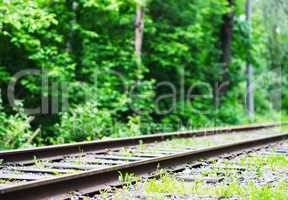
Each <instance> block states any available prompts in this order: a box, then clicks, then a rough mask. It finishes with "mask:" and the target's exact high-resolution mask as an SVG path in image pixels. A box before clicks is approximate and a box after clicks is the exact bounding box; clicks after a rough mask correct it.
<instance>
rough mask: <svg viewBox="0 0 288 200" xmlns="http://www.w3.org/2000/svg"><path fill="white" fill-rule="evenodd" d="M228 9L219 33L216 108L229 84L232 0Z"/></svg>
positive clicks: (229, 1) (215, 87) (232, 18)
mask: <svg viewBox="0 0 288 200" xmlns="http://www.w3.org/2000/svg"><path fill="white" fill-rule="evenodd" d="M228 3H229V7H230V8H231V9H232V11H231V12H230V13H227V14H225V15H224V16H223V24H222V27H221V32H220V41H221V49H222V56H221V58H220V62H221V63H222V66H223V68H222V70H221V71H222V73H221V77H222V78H221V80H219V81H217V82H216V83H215V86H214V90H215V91H214V94H215V95H216V94H217V95H218V96H214V104H215V107H216V108H218V107H219V106H220V98H221V96H222V95H223V93H225V91H226V90H227V88H228V85H229V84H228V83H229V65H230V61H231V45H232V36H233V20H234V11H233V6H234V0H228Z"/></svg>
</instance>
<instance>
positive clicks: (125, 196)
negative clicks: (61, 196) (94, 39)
mask: <svg viewBox="0 0 288 200" xmlns="http://www.w3.org/2000/svg"><path fill="white" fill-rule="evenodd" d="M287 163H288V140H285V141H281V142H277V143H271V144H268V145H265V146H263V147H261V148H257V149H256V148H254V149H250V150H244V151H240V152H238V153H230V154H226V155H222V156H219V157H216V158H215V159H210V160H203V161H201V163H199V164H197V165H195V164H194V165H193V164H189V163H187V165H186V167H185V169H183V170H179V171H176V172H175V171H172V172H169V171H162V172H161V171H160V172H159V176H158V177H156V178H152V179H139V178H138V179H137V177H134V176H133V174H129V175H128V176H127V177H128V178H129V179H131V178H133V177H134V178H135V179H136V180H137V181H135V182H134V183H133V184H126V185H125V187H121V188H111V189H107V190H105V191H102V192H101V193H100V194H96V195H91V196H83V195H81V194H77V193H75V195H74V196H73V199H83V198H85V199H86V200H102V199H105V200H116V199H121V200H130V199H133V200H143V199H161V200H187V199H191V200H192V199H193V200H219V199H227V200H228V199H230V200H242V199H279V200H280V199H288V194H287V188H288V174H287V170H288V165H287ZM128 178H126V179H128Z"/></svg>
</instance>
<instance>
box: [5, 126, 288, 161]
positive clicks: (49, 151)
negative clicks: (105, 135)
mask: <svg viewBox="0 0 288 200" xmlns="http://www.w3.org/2000/svg"><path fill="white" fill-rule="evenodd" d="M287 124H288V123H271V124H258V125H244V126H234V127H226V128H209V129H201V130H195V131H182V132H174V133H162V134H154V135H146V136H141V137H130V138H122V139H113V140H104V141H92V142H82V143H75V144H64V145H54V146H47V147H40V148H31V149H25V150H12V151H2V152H0V160H2V161H3V162H29V161H33V160H34V159H35V158H37V159H57V158H59V156H60V157H61V156H65V155H71V154H77V153H86V152H92V151H93V152H95V151H101V150H102V151H103V150H105V149H113V148H120V147H125V146H133V145H138V144H139V143H140V142H141V143H145V144H148V143H154V142H160V141H165V140H167V139H173V138H189V137H201V136H207V135H214V134H224V133H231V132H243V131H251V130H258V129H265V128H273V127H279V126H284V125H287Z"/></svg>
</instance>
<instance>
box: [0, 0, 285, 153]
mask: <svg viewBox="0 0 288 200" xmlns="http://www.w3.org/2000/svg"><path fill="white" fill-rule="evenodd" d="M244 3H245V1H244V0H235V5H234V6H233V7H229V4H228V1H227V0H218V1H215V0H205V1H203V0H192V1H187V0H178V1H175V0H166V1H163V0H79V1H76V0H55V1H51V0H33V1H32V0H13V1H3V0H0V89H1V91H3V93H2V97H3V100H4V103H3V107H4V108H3V109H2V108H1V119H3V122H2V121H1V122H0V123H2V124H4V123H9V124H10V123H11V124H12V122H15V123H16V122H17V123H16V124H15V125H13V126H15V127H23V128H22V129H21V130H25V131H24V132H25V133H26V131H27V132H29V131H28V130H30V127H29V123H28V122H27V116H26V115H24V114H23V112H22V111H21V112H19V113H18V114H17V113H16V114H15V112H14V111H11V110H12V108H10V107H9V104H8V100H7V95H6V93H7V92H6V91H7V87H8V84H9V82H10V81H11V80H15V74H16V73H18V72H20V71H21V70H27V69H32V70H41V71H40V72H41V76H39V75H32V74H29V75H26V76H24V77H22V78H21V80H17V81H18V82H17V84H16V88H15V94H16V98H17V99H21V100H23V104H24V107H25V108H35V107H38V106H41V103H43V101H42V100H43V99H44V100H47V101H48V105H47V108H48V110H46V111H45V112H43V109H42V113H41V114H38V115H35V116H33V117H35V119H34V120H33V128H35V129H37V128H38V127H40V126H41V128H42V131H41V138H39V139H37V144H38V145H39V144H41V143H45V144H50V143H62V142H74V141H82V140H93V139H96V138H105V137H119V136H121V137H122V136H133V135H139V134H147V133H153V132H161V131H167V132H168V131H174V130H179V129H187V128H190V127H200V126H215V125H217V126H219V125H223V124H240V123H246V122H248V119H247V117H246V111H245V95H246V87H245V81H246V75H245V65H246V60H247V57H249V58H250V59H251V60H250V61H251V63H252V64H253V66H254V68H255V81H257V82H256V83H255V86H256V87H255V88H256V90H255V106H256V108H255V109H256V120H263V119H265V120H266V119H267V118H268V119H269V118H271V116H272V114H273V118H274V116H277V115H276V114H277V113H280V111H281V110H284V111H285V110H287V107H288V95H287V94H286V93H284V92H282V94H281V92H280V96H282V98H280V97H277V95H275V96H274V97H273V98H274V100H273V99H271V93H273V94H279V91H277V88H279V87H280V86H282V87H283V88H285V87H286V86H287V85H288V81H287V80H288V78H287V74H288V64H287V63H288V56H287V55H288V53H287V50H288V48H287V44H288V42H287V41H288V37H287V32H288V31H287V30H288V29H287V25H285V24H287V23H283V24H281V22H286V21H287V19H288V18H287V12H286V8H287V5H286V3H285V2H284V4H283V3H282V4H283V5H282V4H279V2H278V1H275V2H270V1H267V2H260V1H257V2H255V3H254V7H255V8H254V14H253V33H252V38H251V40H249V38H248V32H249V27H248V24H247V22H246V21H245V20H244V18H245V17H244V13H245V9H244ZM139 4H141V5H142V6H143V7H144V12H145V16H144V20H145V26H144V40H143V48H142V53H143V58H142V61H143V62H142V65H138V64H137V62H136V58H135V57H136V56H135V52H134V34H135V33H134V29H135V13H136V9H137V6H138V5H139ZM231 11H234V12H235V16H234V23H233V29H234V30H233V42H232V47H231V48H232V58H231V65H230V66H229V71H228V79H229V84H228V87H227V90H226V91H225V92H223V94H222V96H221V99H220V106H219V107H216V106H215V105H214V104H215V102H214V100H215V94H214V92H215V83H216V82H217V81H219V80H221V77H222V76H223V63H221V59H220V58H221V55H222V53H223V52H222V49H221V35H220V33H221V31H220V30H221V27H222V25H223V17H224V15H226V14H227V13H229V12H231ZM269 13H272V14H271V15H270V14H269ZM278 69H282V76H283V77H282V80H281V81H280V82H279V73H278V72H279V70H278ZM43 77H45V78H46V79H47V80H48V81H47V88H45V87H44V88H43V87H42V84H43ZM256 79H257V80H256ZM267 80H268V81H267ZM167 82H169V85H167V84H166V85H165V83H167ZM161 84H162V85H161ZM171 85H172V86H171ZM174 90H175V94H174ZM171 92H172V93H171ZM272 96H273V95H272ZM275 98H276V101H275ZM277 98H278V100H279V99H282V102H281V103H280V104H281V106H282V108H281V106H279V105H275V104H278V103H277ZM52 99H56V100H58V102H56V103H55V102H52ZM41 101H42V102H41ZM67 102H68V103H69V104H67ZM55 104H57V106H58V107H59V109H56V110H53V106H55ZM165 110H169V112H163V111H165ZM285 112H286V111H285ZM235 113H237V114H235ZM266 116H267V117H266ZM278 116H279V115H278ZM9 119H11V120H10V121H9ZM275 119H276V118H275ZM8 121H9V122H8ZM28 121H29V120H28ZM21 123H23V124H22V125H21ZM2 126H4V125H2ZM11 127H12V126H11ZM21 130H17V129H14V128H11V130H10V129H9V130H8V129H7V130H6V129H5V130H4V129H3V130H2V133H1V134H2V135H3V137H4V136H5V137H10V135H11V138H13V137H17V136H15V135H18V134H19V135H21V136H20V138H21V137H24V135H25V133H24V132H23V131H21ZM18 132H19V133H18ZM25 137H26V136H25ZM25 137H24V138H25ZM19 140H20V139H19ZM21 141H27V139H21ZM16 143H17V144H16ZM16 143H15V144H12V145H11V144H9V145H7V146H6V147H7V148H8V147H20V146H22V143H25V142H16ZM4 146H5V145H4ZM6 147H5V148H6Z"/></svg>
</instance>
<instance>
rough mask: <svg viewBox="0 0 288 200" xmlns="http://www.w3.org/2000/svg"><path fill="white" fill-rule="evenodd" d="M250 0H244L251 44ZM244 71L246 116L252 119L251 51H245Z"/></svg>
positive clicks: (249, 43)
mask: <svg viewBox="0 0 288 200" xmlns="http://www.w3.org/2000/svg"><path fill="white" fill-rule="evenodd" d="M251 4H252V1H251V0H247V1H246V6H245V7H246V21H247V24H248V41H249V42H248V45H249V47H250V46H251V31H252V23H251V17H252V5H251ZM246 73H247V94H246V96H247V99H246V106H247V112H248V117H249V119H250V120H253V119H254V93H253V90H254V89H253V82H252V81H253V66H252V64H251V53H250V51H249V50H248V51H247V61H246Z"/></svg>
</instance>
